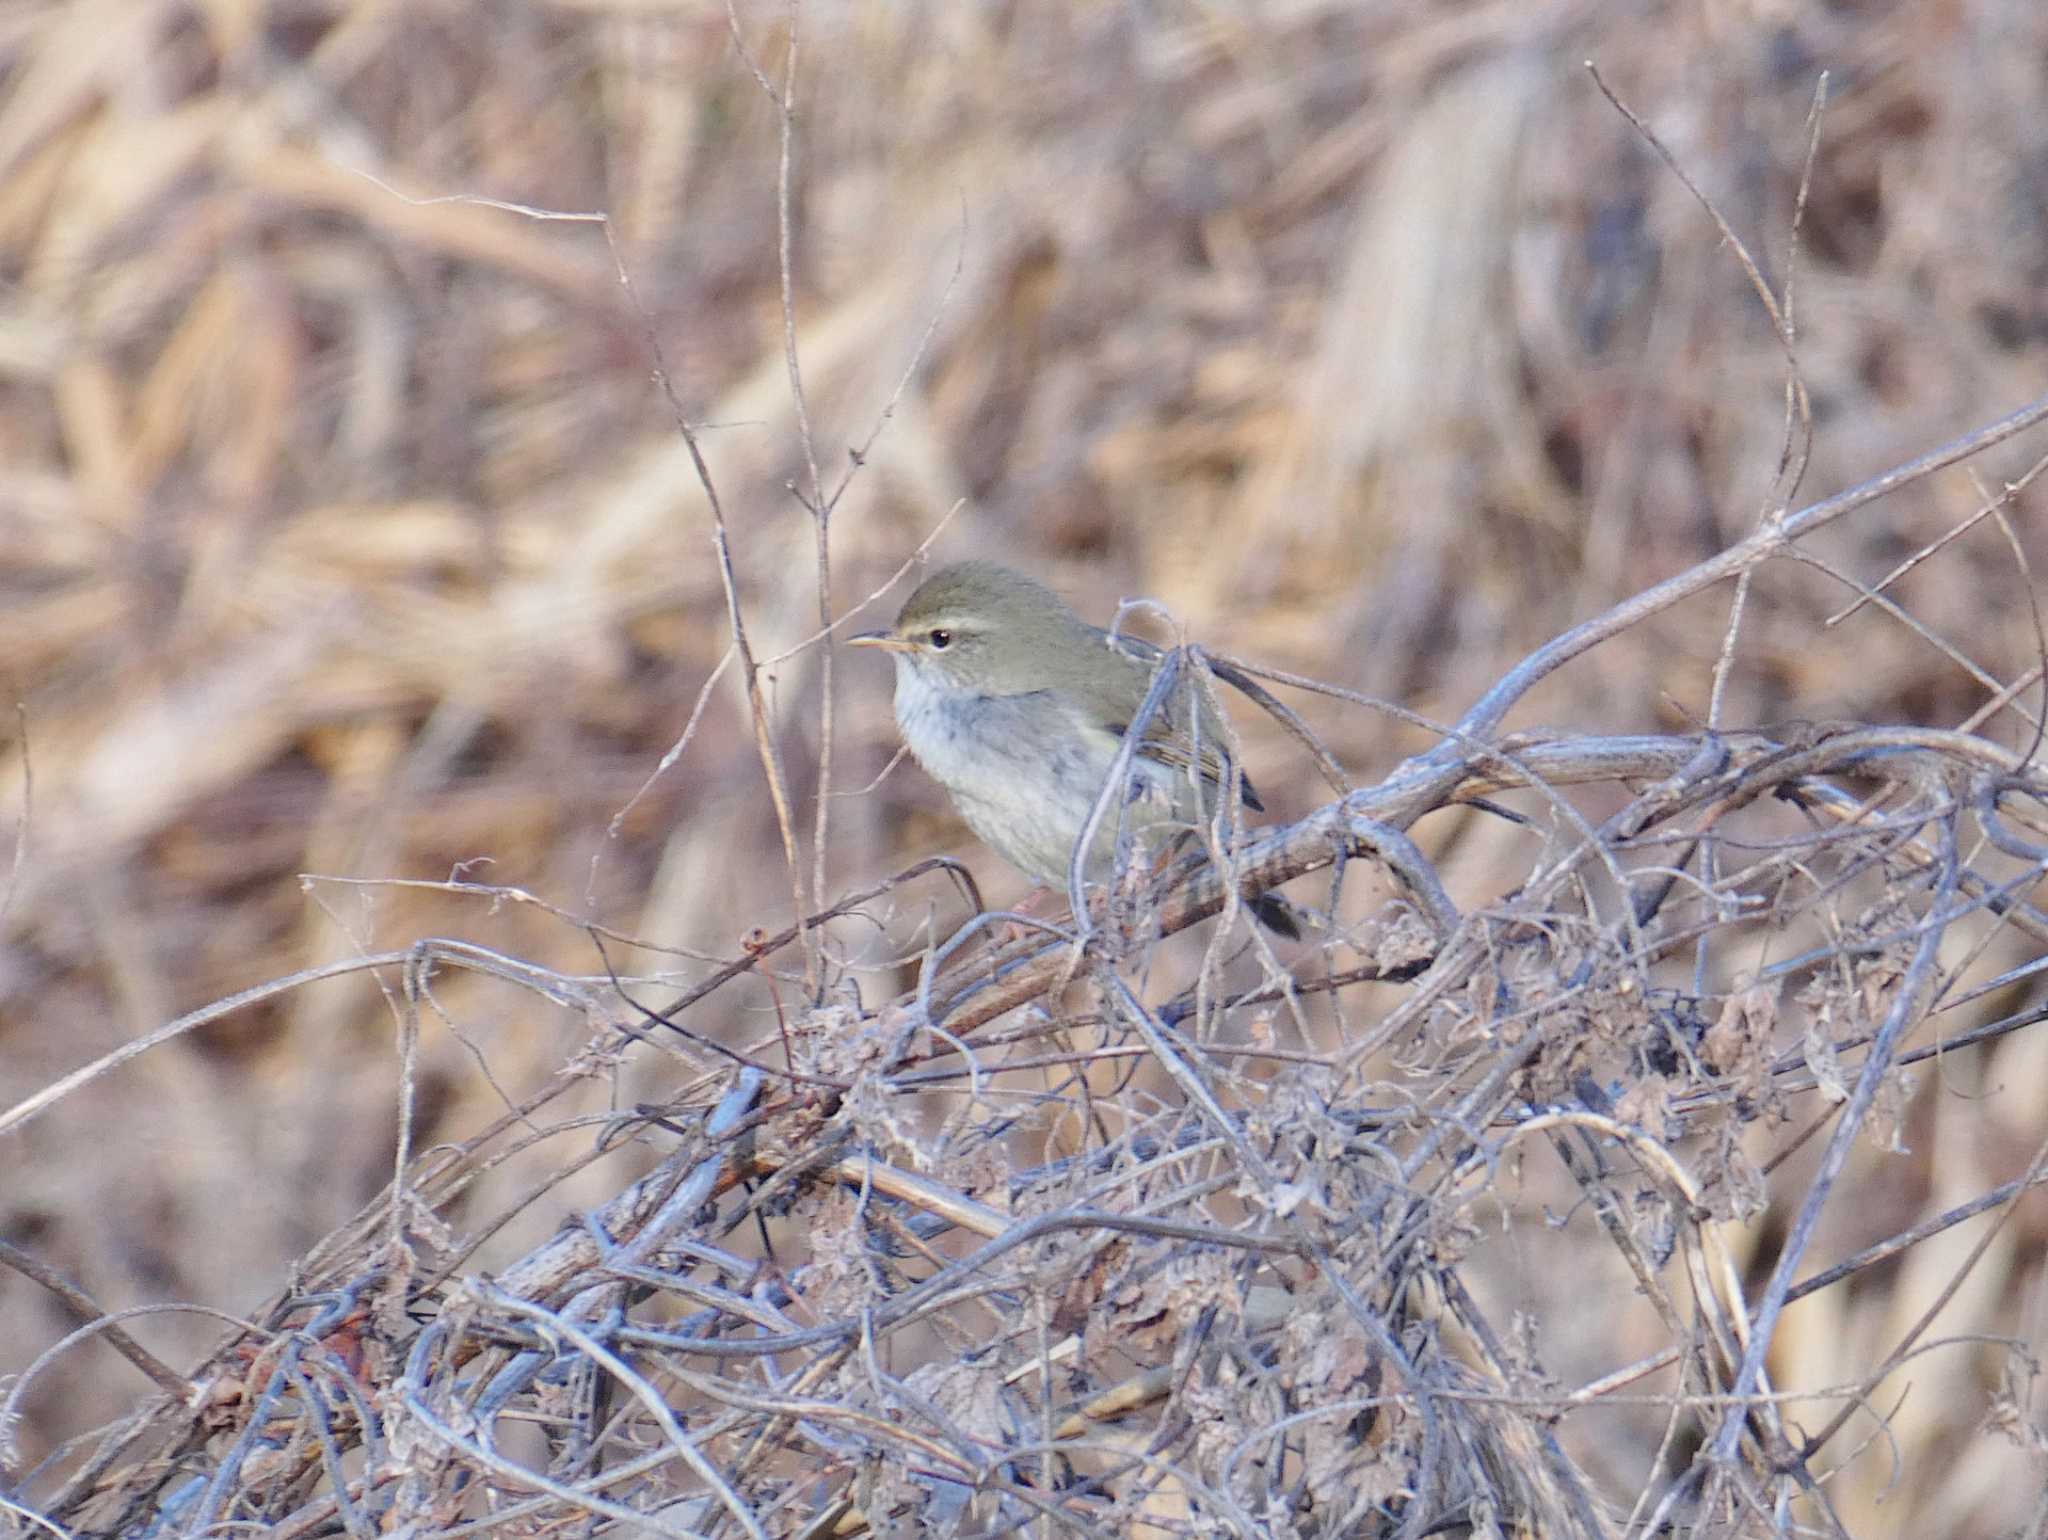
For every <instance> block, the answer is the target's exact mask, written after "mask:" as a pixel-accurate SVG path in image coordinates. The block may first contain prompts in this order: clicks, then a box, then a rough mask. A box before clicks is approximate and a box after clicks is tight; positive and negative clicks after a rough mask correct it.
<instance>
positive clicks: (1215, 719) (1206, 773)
mask: <svg viewBox="0 0 2048 1540" xmlns="http://www.w3.org/2000/svg"><path fill="white" fill-rule="evenodd" d="M1116 642H1117V647H1118V648H1119V649H1120V650H1121V651H1122V652H1123V654H1124V656H1126V657H1127V658H1129V659H1130V661H1131V665H1132V667H1133V668H1136V669H1139V670H1142V671H1143V673H1144V674H1145V676H1146V678H1147V679H1149V678H1150V677H1151V673H1152V670H1153V669H1155V668H1156V667H1158V665H1159V659H1160V656H1161V652H1160V649H1159V648H1157V647H1155V646H1154V645H1153V644H1152V643H1150V642H1148V641H1146V640H1145V639H1144V638H1143V637H1136V636H1119V637H1118V638H1117V639H1116ZM1196 704H1197V706H1198V708H1199V710H1200V713H1201V715H1200V721H1201V734H1200V737H1201V744H1202V759H1201V775H1202V779H1203V780H1204V781H1206V782H1208V784H1209V785H1210V786H1212V787H1214V788H1217V789H1218V790H1220V789H1221V788H1222V786H1223V784H1224V779H1223V778H1224V776H1225V775H1226V774H1232V773H1234V774H1235V775H1236V777H1237V784H1238V795H1239V796H1241V797H1242V798H1243V799H1244V805H1245V806H1246V807H1248V808H1250V809H1251V810H1252V811H1253V812H1254V813H1263V812H1264V811H1265V810H1266V808H1265V804H1264V803H1262V802H1261V801H1259V794H1258V792H1257V791H1255V790H1253V788H1252V780H1251V777H1250V776H1248V775H1246V774H1245V773H1244V772H1243V771H1242V770H1239V769H1237V767H1236V764H1235V762H1234V761H1233V760H1232V759H1231V758H1230V755H1229V752H1228V750H1226V749H1225V747H1224V738H1223V731H1224V729H1223V721H1222V719H1221V718H1220V717H1219V716H1218V715H1217V714H1216V713H1215V712H1214V711H1212V710H1211V709H1210V707H1209V703H1208V702H1207V701H1206V700H1201V699H1199V697H1198V698H1197V702H1196ZM1187 721H1188V692H1186V691H1183V690H1179V689H1176V690H1175V691H1174V692H1173V694H1172V695H1171V696H1169V697H1168V698H1167V700H1166V703H1165V706H1164V708H1163V709H1162V710H1160V712H1159V713H1158V714H1157V715H1155V716H1154V717H1153V718H1152V721H1151V723H1150V725H1149V726H1147V728H1146V729H1145V740H1144V742H1142V743H1140V744H1139V745H1138V752H1139V753H1140V754H1141V755H1143V756H1144V757H1145V758H1146V759H1149V760H1152V761H1154V762H1156V763H1158V764H1162V765H1166V766H1168V767H1169V768H1171V769H1173V770H1176V771H1179V772H1180V773H1181V774H1183V775H1185V774H1186V773H1187V771H1188V767H1189V766H1190V765H1192V764H1193V763H1194V762H1195V756H1194V735H1192V734H1190V733H1189V731H1188V729H1187ZM1103 725H1104V726H1106V727H1107V728H1108V729H1109V730H1110V731H1111V732H1113V733H1115V734H1116V735H1117V736H1118V737H1119V738H1121V737H1123V736H1124V734H1125V733H1126V732H1127V731H1128V730H1129V729H1130V725H1131V724H1130V723H1129V722H1108V723H1105V724H1103Z"/></svg>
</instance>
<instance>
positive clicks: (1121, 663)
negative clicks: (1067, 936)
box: [851, 561, 1299, 936]
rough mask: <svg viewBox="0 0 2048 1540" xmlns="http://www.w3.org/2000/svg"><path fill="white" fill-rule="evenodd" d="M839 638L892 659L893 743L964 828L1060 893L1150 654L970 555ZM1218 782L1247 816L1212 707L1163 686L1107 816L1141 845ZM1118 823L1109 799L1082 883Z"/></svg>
mask: <svg viewBox="0 0 2048 1540" xmlns="http://www.w3.org/2000/svg"><path fill="white" fill-rule="evenodd" d="M851 641H852V643H853V644H854V645H856V646H867V647H879V648H883V649H885V650H887V651H888V652H889V653H890V655H891V656H892V657H893V658H894V659H895V662H896V721H897V725H898V726H899V727H900V728H901V729H902V732H903V739H904V742H905V743H907V744H908V745H909V747H910V752H911V753H912V754H913V755H914V756H915V757H916V759H917V762H918V763H919V764H920V765H922V766H924V768H925V770H926V771H928V772H929V773H930V774H931V776H932V778H933V779H934V780H936V781H938V782H939V783H940V784H941V785H943V786H944V787H945V788H946V790H947V791H949V792H950V793H951V794H952V797H953V801H954V803H955V805H957V806H958V807H959V809H960V813H961V816H962V817H963V818H965V819H966V820H967V823H968V825H969V827H971V828H972V829H973V830H974V832H975V833H976V834H977V835H979V836H980V837H981V838H982V840H983V841H984V842H986V843H987V844H988V845H989V847H990V848H991V849H993V850H994V851H995V852H996V853H997V854H998V855H1000V856H1002V857H1003V858H1004V859H1005V860H1007V861H1008V862H1010V864H1011V865H1013V866H1015V867H1017V868H1018V869H1019V870H1021V871H1022V872H1024V873H1025V875H1027V876H1029V877H1031V878H1033V879H1035V880H1037V881H1039V882H1043V883H1047V884H1050V885H1053V886H1055V887H1064V886H1065V885H1066V882H1067V869H1068V865H1069V862H1070V861H1071V859H1072V856H1073V851H1074V847H1075V845H1076V844H1077V843H1078V842H1079V840H1080V837H1081V831H1082V829H1083V827H1084V826H1085V825H1086V823H1087V821H1088V818H1089V815H1090V813H1091V812H1092V810H1093V809H1094V806H1095V802H1096V799H1097V797H1098V796H1099V795H1100V794H1101V791H1102V788H1103V784H1104V783H1105V782H1106V781H1107V780H1108V779H1109V775H1110V770H1111V767H1112V765H1113V763H1114V761H1115V759H1116V756H1117V753H1118V751H1119V749H1120V748H1121V747H1122V743H1123V738H1124V734H1125V732H1126V730H1127V729H1128V728H1129V726H1130V724H1131V722H1132V721H1133V720H1134V719H1135V718H1136V717H1137V715H1138V712H1139V709H1140V706H1141V705H1142V703H1143V701H1144V699H1145V695H1146V692H1147V691H1148V690H1149V689H1150V688H1151V684H1152V674H1153V669H1154V667H1155V665H1156V663H1157V661H1158V657H1159V653H1158V649H1157V648H1154V647H1152V646H1151V644H1149V643H1147V642H1143V641H1140V640H1137V639H1136V638H1131V637H1118V638H1114V639H1112V638H1111V636H1110V635H1109V633H1108V632H1106V631H1104V630H1102V629H1101V628H1100V627H1098V626H1091V625H1089V624H1088V623H1087V622H1086V621H1084V620H1082V619H1081V618H1080V617H1079V616H1078V615H1076V614H1075V613H1074V612H1073V610H1071V609H1070V608H1068V606H1067V603H1066V601H1065V600H1063V599H1061V598H1060V596H1059V595H1058V594H1056V593H1054V592H1053V591H1052V590H1051V589H1050V588H1047V587H1046V586H1045V585H1044V584H1043V583H1041V582H1039V581H1038V580H1037V579H1036V578H1032V577H1027V576H1025V575H1024V574H1023V573H1021V572H1013V571H1011V570H1010V569H1009V568H1007V567H1000V566H997V565H996V564H994V563H993V562H985V561H964V562H958V563H956V564H954V565H953V566H950V567H943V568H941V569H940V570H939V571H937V572H935V573H933V574H932V575H931V576H930V577H929V578H927V579H926V580H925V581H924V583H923V584H922V585H921V586H920V587H919V588H918V590H917V591H916V592H915V593H913V594H912V595H911V596H910V598H909V600H908V601H907V602H906V603H905V604H904V606H903V609H902V612H901V613H900V614H898V615H897V617H896V623H895V625H893V626H891V627H890V628H889V629H888V630H886V631H870V632H867V633H864V634H862V635H860V636H856V637H853V638H851ZM1197 724H1198V730H1196V728H1197ZM1198 756H1199V766H1200V769H1199V775H1198V777H1195V776H1191V774H1190V771H1191V767H1193V766H1194V765H1196V763H1197V761H1198ZM1226 775H1235V776H1236V778H1237V784H1238V788H1239V793H1238V794H1239V797H1240V799H1241V800H1242V802H1243V804H1244V805H1245V806H1246V807H1248V808H1251V809H1252V810H1254V811H1257V810H1258V809H1259V807H1260V804H1259V800H1258V796H1257V793H1255V792H1254V791H1253V790H1252V787H1251V783H1250V782H1249V781H1248V780H1247V779H1245V777H1244V776H1243V775H1242V773H1240V772H1237V771H1236V769H1235V767H1234V766H1233V765H1232V764H1231V763H1230V761H1229V759H1228V758H1227V756H1226V754H1225V752H1224V745H1223V728H1222V724H1221V722H1220V721H1218V720H1217V718H1216V716H1215V713H1214V712H1213V711H1211V710H1210V709H1209V707H1208V706H1207V705H1206V704H1203V705H1201V706H1200V707H1198V708H1195V709H1193V710H1191V709H1190V703H1189V692H1187V691H1182V690H1175V691H1174V692H1173V693H1172V695H1171V696H1170V697H1169V699H1168V700H1167V702H1166V704H1165V706H1164V707H1163V708H1162V709H1161V710H1160V711H1159V712H1157V713H1156V714H1155V716H1154V717H1153V720H1152V722H1151V723H1150V725H1149V726H1148V727H1147V729H1146V733H1145V737H1144V740H1143V742H1142V743H1140V745H1139V746H1138V750H1137V753H1136V754H1135V755H1134V756H1133V758H1132V765H1131V776H1130V783H1129V786H1128V788H1127V791H1126V794H1125V798H1124V802H1123V806H1122V810H1121V811H1122V822H1123V824H1124V826H1125V827H1126V828H1128V829H1131V830H1133V831H1134V832H1136V833H1138V834H1139V835H1140V836H1161V835H1163V834H1164V833H1165V832H1166V831H1168V830H1170V829H1174V828H1189V827H1192V826H1193V825H1194V823H1195V821H1196V820H1197V819H1198V818H1206V817H1210V816H1213V814H1214V812H1215V810H1216V808H1217V806H1218V805H1219V803H1220V802H1221V801H1222V799H1223V796H1224V777H1225V776H1226ZM1117 814H1118V809H1117V807H1116V805H1115V804H1114V803H1112V804H1111V805H1110V807H1108V808H1107V809H1106V810H1105V814H1104V817H1103V819H1102V821H1101V823H1100V824H1099V826H1098V828H1097V832H1096V836H1095V839H1094V841H1093V843H1092V844H1091V845H1090V848H1089V854H1088V861H1087V865H1086V876H1087V877H1088V879H1089V880H1091V881H1100V880H1101V879H1103V878H1104V877H1106V876H1107V875H1108V874H1109V872H1110V869H1111V866H1112V864H1113V862H1114V860H1115V850H1116V831H1117V824H1118V816H1117ZM1155 842H1156V841H1155ZM1252 910H1253V912H1254V913H1255V914H1256V915H1257V916H1258V917H1259V919H1260V920H1262V921H1263V922H1264V923H1265V924H1267V925H1268V926H1269V927H1271V928H1272V929H1274V930H1277V931H1279V932H1280V933H1281V934H1283V935H1287V936H1295V935H1298V934H1299V930H1298V927H1297V926H1296V924H1295V921H1294V917H1293V912H1292V909H1291V906H1289V905H1288V904H1287V903H1286V902H1285V900H1282V899H1279V898H1272V897H1261V898H1259V899H1255V900H1253V902H1252Z"/></svg>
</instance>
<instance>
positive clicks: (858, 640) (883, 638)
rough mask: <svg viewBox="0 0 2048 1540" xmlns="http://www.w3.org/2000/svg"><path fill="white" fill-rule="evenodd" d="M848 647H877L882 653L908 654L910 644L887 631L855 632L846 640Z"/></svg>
mask: <svg viewBox="0 0 2048 1540" xmlns="http://www.w3.org/2000/svg"><path fill="white" fill-rule="evenodd" d="M846 645H847V646H849V647H879V648H881V649H882V650H883V651H884V652H909V651H911V650H912V649H911V646H910V643H908V642H906V641H904V640H903V639H902V638H901V637H898V636H893V635H891V634H890V633H889V632H887V631H856V632H854V634H853V635H852V636H849V637H848V638H847V639H846Z"/></svg>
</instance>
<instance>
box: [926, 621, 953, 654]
mask: <svg viewBox="0 0 2048 1540" xmlns="http://www.w3.org/2000/svg"><path fill="white" fill-rule="evenodd" d="M925 640H926V641H928V642H930V643H931V644H932V650H933V651H934V652H944V651H945V650H946V649H947V648H948V647H950V646H952V645H953V633H952V632H951V631H948V630H947V629H946V628H945V627H944V626H938V627H935V628H934V629H933V630H932V631H931V632H930V633H929V634H928V635H927V636H926V638H925Z"/></svg>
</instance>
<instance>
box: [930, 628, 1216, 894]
mask: <svg viewBox="0 0 2048 1540" xmlns="http://www.w3.org/2000/svg"><path fill="white" fill-rule="evenodd" d="M896 723H897V726H898V727H899V728H901V730H902V733H903V741H904V742H905V743H906V744H908V745H909V747H910V752H911V753H912V755H914V756H915V757H916V759H917V762H918V763H919V764H920V765H922V766H923V767H924V768H925V770H926V772H927V773H929V774H930V776H931V777H932V779H933V780H935V781H937V782H939V783H940V784H941V785H942V786H944V787H945V788H946V790H947V791H948V792H950V793H951V794H952V797H953V801H954V803H955V805H957V806H958V807H959V809H960V814H961V816H962V817H963V818H965V819H966V820H967V823H968V825H969V827H971V828H972V829H973V830H974V832H975V833H976V834H977V835H979V836H980V837H981V839H982V840H983V841H984V842H985V843H987V844H988V845H989V846H990V847H991V848H992V849H994V850H995V852H996V853H997V854H998V855H1000V856H1002V857H1003V858H1004V859H1005V860H1007V861H1009V862H1010V863H1011V864H1012V865H1013V866H1016V867H1018V868H1019V869H1020V870H1022V871H1023V872H1024V873H1025V874H1026V875H1027V876H1030V877H1033V878H1035V879H1037V880H1038V881H1040V882H1047V883H1053V884H1064V883H1065V881H1066V876H1067V867H1068V863H1069V860H1070V858H1071V856H1072V853H1073V849H1074V845H1075V842H1076V841H1077V840H1079V838H1080V836H1081V830H1082V828H1083V826H1084V825H1085V824H1086V823H1087V820H1088V817H1089V815H1090V813H1091V812H1092V811H1093V809H1094V806H1095V801H1096V798H1097V796H1098V795H1099V794H1100V793H1101V790H1102V786H1103V783H1104V782H1105V781H1106V780H1107V779H1108V778H1109V772H1110V768H1111V766H1112V764H1113V763H1114V762H1115V759H1116V754H1117V750H1118V748H1119V745H1120V740H1119V738H1118V736H1117V735H1116V734H1115V733H1112V732H1110V731H1108V730H1107V729H1105V728H1102V727H1098V726H1094V725H1092V724H1090V723H1087V722H1084V721H1082V720H1081V719H1080V718H1079V717H1078V716H1077V715H1076V714H1075V713H1073V712H1072V711H1070V710H1069V709H1068V708H1067V707H1066V706H1064V705H1063V704H1062V703H1061V702H1060V701H1059V700H1058V699H1056V698H1055V697H1054V696H1053V695H1052V694H1051V693H1049V692H1044V691H1037V692H1032V693H1028V694H1023V695H984V694H981V693H979V692H977V691H974V690H971V689H960V688H954V687H949V686H948V685H947V684H946V683H945V682H943V681H942V680H940V679H934V678H933V677H931V674H930V673H929V672H928V671H926V670H925V669H922V668H920V667H919V666H918V665H917V663H916V662H915V661H913V660H911V659H908V658H901V657H899V658H898V659H897V661H896ZM1176 780H1177V778H1176V777H1175V776H1174V773H1173V772H1172V771H1171V770H1169V769H1168V768H1167V767H1165V766H1163V765H1160V764H1157V763H1155V762H1154V761H1151V760H1145V759H1140V760H1134V761H1133V767H1132V779H1131V793H1130V796H1129V798H1128V799H1127V801H1126V803H1125V805H1124V807H1123V809H1122V818H1123V822H1124V823H1125V824H1126V826H1127V827H1132V828H1139V829H1143V828H1147V827H1150V826H1151V825H1154V824H1157V823H1160V822H1162V821H1164V820H1166V819H1169V818H1171V817H1173V816H1174V812H1175V807H1176V803H1177V802H1178V800H1180V793H1181V792H1183V791H1185V790H1186V788H1185V787H1184V786H1180V785H1177V784H1176ZM1118 811H1119V810H1118V809H1117V808H1116V807H1115V806H1114V805H1112V806H1110V807H1109V808H1106V809H1105V810H1104V817H1103V820H1102V823H1101V826H1100V831H1099V832H1098V834H1097V837H1096V840H1095V843H1094V845H1093V847H1092V848H1091V854H1090V859H1089V868H1090V872H1091V874H1092V875H1093V876H1095V877H1097V878H1100V877H1102V876H1104V875H1106V874H1107V871H1108V869H1109V866H1110V863H1111V861H1112V859H1113V856H1114V850H1115V839H1116V828H1117V823H1118Z"/></svg>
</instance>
